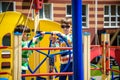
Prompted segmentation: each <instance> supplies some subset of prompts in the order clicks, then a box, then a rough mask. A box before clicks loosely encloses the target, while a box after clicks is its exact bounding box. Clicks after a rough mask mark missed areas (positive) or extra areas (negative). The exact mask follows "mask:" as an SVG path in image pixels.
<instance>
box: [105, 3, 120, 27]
mask: <svg viewBox="0 0 120 80" xmlns="http://www.w3.org/2000/svg"><path fill="white" fill-rule="evenodd" d="M105 6H107V7H109V11H108V13H109V14H108V15H105V13H104V19H105V17H108V18H109V21H105V20H104V28H119V25H118V23H120V22H119V21H118V19H117V18H118V17H120V15H118V14H117V13H118V6H120V5H115V6H116V12H115V13H116V14H115V15H111V6H112V5H105ZM105 6H104V12H105ZM111 17H115V21H111ZM105 23H108V24H109V25H108V26H105ZM111 23H115V26H112V25H111Z"/></svg>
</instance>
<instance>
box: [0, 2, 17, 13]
mask: <svg viewBox="0 0 120 80" xmlns="http://www.w3.org/2000/svg"><path fill="white" fill-rule="evenodd" d="M2 2H4V1H2ZM2 2H0V13H2V12H3V11H2ZM12 3H13V11H16V6H15V5H16V3H15V2H12Z"/></svg>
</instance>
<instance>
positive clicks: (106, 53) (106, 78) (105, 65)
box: [101, 34, 110, 80]
mask: <svg viewBox="0 0 120 80" xmlns="http://www.w3.org/2000/svg"><path fill="white" fill-rule="evenodd" d="M101 41H102V43H101V44H102V80H110V72H109V71H108V70H107V69H109V68H110V49H109V48H108V46H109V44H110V36H109V34H102V35H101Z"/></svg>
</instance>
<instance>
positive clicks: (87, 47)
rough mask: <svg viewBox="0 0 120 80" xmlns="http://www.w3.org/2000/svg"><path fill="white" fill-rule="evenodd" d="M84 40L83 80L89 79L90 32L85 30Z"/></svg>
mask: <svg viewBox="0 0 120 80" xmlns="http://www.w3.org/2000/svg"><path fill="white" fill-rule="evenodd" d="M83 41H84V44H83V46H84V52H83V53H84V80H90V34H89V33H88V32H85V33H84V35H83Z"/></svg>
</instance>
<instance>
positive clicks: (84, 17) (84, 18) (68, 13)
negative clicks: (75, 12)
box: [66, 5, 88, 28]
mask: <svg viewBox="0 0 120 80" xmlns="http://www.w3.org/2000/svg"><path fill="white" fill-rule="evenodd" d="M87 11H88V10H87V6H86V5H82V27H83V28H87V26H88V19H87V15H88V14H87ZM66 17H72V8H71V5H66Z"/></svg>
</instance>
